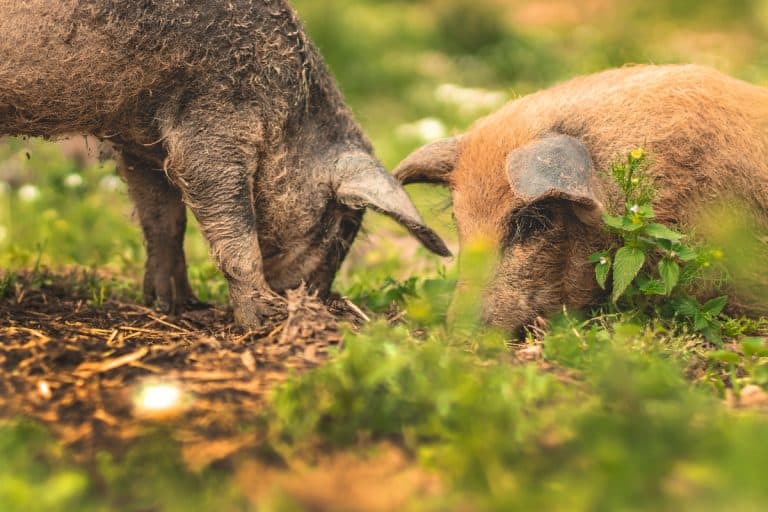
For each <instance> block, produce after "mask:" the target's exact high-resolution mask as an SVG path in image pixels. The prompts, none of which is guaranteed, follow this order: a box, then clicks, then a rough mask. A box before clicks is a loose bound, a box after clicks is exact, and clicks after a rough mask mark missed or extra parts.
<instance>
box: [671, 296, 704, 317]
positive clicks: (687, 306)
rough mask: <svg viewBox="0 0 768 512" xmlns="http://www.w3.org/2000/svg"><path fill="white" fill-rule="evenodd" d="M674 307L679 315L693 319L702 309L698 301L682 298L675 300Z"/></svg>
mask: <svg viewBox="0 0 768 512" xmlns="http://www.w3.org/2000/svg"><path fill="white" fill-rule="evenodd" d="M672 307H673V308H674V310H675V312H676V313H677V314H678V315H683V316H685V317H688V318H693V317H694V316H695V315H696V314H697V313H698V312H699V309H700V308H701V306H700V305H699V303H698V302H697V301H696V299H693V298H691V297H680V298H678V299H675V300H673V301H672Z"/></svg>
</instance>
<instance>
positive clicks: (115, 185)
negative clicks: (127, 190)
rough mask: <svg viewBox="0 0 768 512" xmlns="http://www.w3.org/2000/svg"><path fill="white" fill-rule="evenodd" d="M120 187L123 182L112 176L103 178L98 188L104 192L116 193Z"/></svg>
mask: <svg viewBox="0 0 768 512" xmlns="http://www.w3.org/2000/svg"><path fill="white" fill-rule="evenodd" d="M122 186H123V181H122V180H121V179H120V178H118V177H117V176H115V175H114V174H109V175H107V176H104V177H103V178H101V180H100V181H99V188H100V189H101V190H104V191H105V192H116V191H117V190H119V189H121V188H122Z"/></svg>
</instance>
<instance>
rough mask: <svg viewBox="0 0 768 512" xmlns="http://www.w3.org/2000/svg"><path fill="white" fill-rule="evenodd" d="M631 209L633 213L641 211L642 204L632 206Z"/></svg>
mask: <svg viewBox="0 0 768 512" xmlns="http://www.w3.org/2000/svg"><path fill="white" fill-rule="evenodd" d="M629 211H631V212H632V213H637V212H639V211H640V206H639V205H633V206H632V208H630V209H629Z"/></svg>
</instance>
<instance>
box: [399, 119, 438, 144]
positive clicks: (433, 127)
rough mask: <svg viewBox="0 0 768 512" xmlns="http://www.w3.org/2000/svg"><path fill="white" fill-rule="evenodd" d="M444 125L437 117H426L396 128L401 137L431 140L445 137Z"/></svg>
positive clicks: (423, 140) (424, 140)
mask: <svg viewBox="0 0 768 512" xmlns="http://www.w3.org/2000/svg"><path fill="white" fill-rule="evenodd" d="M446 133H447V131H446V129H445V125H444V124H443V122H442V121H440V120H439V119H436V118H434V117H427V118H425V119H420V120H418V121H416V122H415V123H409V124H403V125H400V126H398V128H397V136H398V137H400V138H401V139H418V140H419V141H420V142H432V141H435V140H438V139H442V138H443V137H445V135H446Z"/></svg>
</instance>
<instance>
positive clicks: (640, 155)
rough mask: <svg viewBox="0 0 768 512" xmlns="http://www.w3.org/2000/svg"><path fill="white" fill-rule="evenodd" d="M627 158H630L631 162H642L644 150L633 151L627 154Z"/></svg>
mask: <svg viewBox="0 0 768 512" xmlns="http://www.w3.org/2000/svg"><path fill="white" fill-rule="evenodd" d="M629 156H631V157H632V160H642V158H643V157H644V156H645V150H643V148H636V149H633V150H632V151H631V152H630V153H629Z"/></svg>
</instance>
